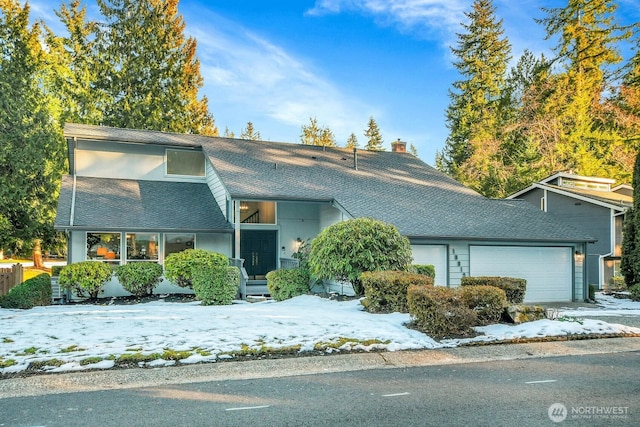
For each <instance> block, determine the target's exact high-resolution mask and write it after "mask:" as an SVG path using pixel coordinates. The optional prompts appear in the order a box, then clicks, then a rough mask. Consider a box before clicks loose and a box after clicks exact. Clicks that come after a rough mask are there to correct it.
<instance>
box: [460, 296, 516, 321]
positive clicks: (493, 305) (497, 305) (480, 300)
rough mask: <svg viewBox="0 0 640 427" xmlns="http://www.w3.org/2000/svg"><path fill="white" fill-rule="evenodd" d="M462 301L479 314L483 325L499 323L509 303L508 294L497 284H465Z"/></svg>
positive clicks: (479, 319)
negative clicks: (496, 285)
mask: <svg viewBox="0 0 640 427" xmlns="http://www.w3.org/2000/svg"><path fill="white" fill-rule="evenodd" d="M460 292H461V293H462V301H464V303H465V304H466V306H467V307H469V308H470V309H471V310H473V311H475V312H476V314H477V315H478V322H479V324H481V325H490V324H492V323H498V322H499V321H500V318H501V317H502V313H503V311H504V308H505V307H506V305H507V295H506V294H505V292H504V291H503V290H502V289H500V288H496V287H495V286H465V287H463V288H461V289H460Z"/></svg>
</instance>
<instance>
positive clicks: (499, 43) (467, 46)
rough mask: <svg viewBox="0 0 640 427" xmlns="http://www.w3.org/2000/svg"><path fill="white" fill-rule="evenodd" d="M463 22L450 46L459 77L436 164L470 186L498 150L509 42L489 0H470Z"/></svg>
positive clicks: (482, 176) (477, 183) (484, 172)
mask: <svg viewBox="0 0 640 427" xmlns="http://www.w3.org/2000/svg"><path fill="white" fill-rule="evenodd" d="M465 15H466V16H467V18H468V22H467V23H465V24H462V26H463V28H464V32H463V33H460V34H458V44H457V47H455V48H451V50H452V52H453V54H454V55H455V56H456V58H457V61H455V62H454V66H455V67H456V69H457V70H458V72H459V73H460V75H461V77H462V79H461V80H458V81H455V82H454V83H453V90H451V91H450V92H449V98H450V103H449V106H448V108H447V112H446V121H447V127H448V128H449V136H448V137H447V141H446V143H445V147H444V150H443V151H442V152H440V153H438V158H437V161H436V164H437V165H438V167H439V168H440V169H441V170H443V171H444V172H446V173H448V174H449V175H451V176H452V177H454V178H456V179H458V180H459V181H461V182H463V183H465V184H467V185H469V186H471V187H472V188H475V189H481V188H482V187H487V185H485V184H483V182H482V181H483V179H485V178H486V177H487V176H488V175H489V174H490V173H491V171H490V170H488V162H487V159H488V158H490V157H491V156H494V155H496V154H497V152H498V151H499V147H500V135H499V133H498V130H499V129H500V127H501V126H500V125H501V117H502V114H503V113H502V111H501V106H502V104H501V95H502V92H503V89H504V82H505V77H506V68H507V64H508V62H509V60H510V53H511V46H510V44H509V41H508V40H507V39H506V37H504V30H503V28H502V20H498V19H497V18H496V15H495V8H494V7H493V4H492V2H491V0H475V1H474V2H473V5H472V10H471V12H467V13H465Z"/></svg>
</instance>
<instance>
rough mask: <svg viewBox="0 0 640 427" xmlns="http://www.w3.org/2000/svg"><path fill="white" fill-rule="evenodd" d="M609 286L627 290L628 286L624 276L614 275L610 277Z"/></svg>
mask: <svg viewBox="0 0 640 427" xmlns="http://www.w3.org/2000/svg"><path fill="white" fill-rule="evenodd" d="M609 286H610V287H611V289H613V290H617V291H621V290H625V289H626V288H627V285H626V284H625V282H624V277H623V276H612V277H611V278H610V279H609Z"/></svg>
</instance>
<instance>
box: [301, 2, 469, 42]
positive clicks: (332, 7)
mask: <svg viewBox="0 0 640 427" xmlns="http://www.w3.org/2000/svg"><path fill="white" fill-rule="evenodd" d="M469 6H470V5H469V2H468V1H462V0H316V3H315V6H314V7H313V8H312V9H310V10H308V11H307V14H308V15H312V16H321V15H326V14H337V13H342V12H349V11H355V12H360V13H364V14H367V15H371V16H373V17H374V18H375V19H376V21H377V22H378V23H379V24H382V25H393V26H397V27H398V28H399V29H400V30H402V31H406V32H413V33H416V34H418V35H420V36H422V37H426V38H434V37H441V36H442V35H443V34H444V35H453V34H455V32H456V31H459V29H460V23H461V22H463V21H465V20H466V17H465V16H464V12H465V11H466V10H467V9H468V8H469Z"/></svg>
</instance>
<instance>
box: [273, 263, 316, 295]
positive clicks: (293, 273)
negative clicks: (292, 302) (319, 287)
mask: <svg viewBox="0 0 640 427" xmlns="http://www.w3.org/2000/svg"><path fill="white" fill-rule="evenodd" d="M267 288H268V289H269V293H270V294H271V297H272V298H273V299H274V300H276V301H284V300H286V299H289V298H293V297H297V296H298V295H304V294H306V293H307V292H309V273H308V272H307V270H306V269H305V268H292V269H288V270H274V271H270V272H268V273H267Z"/></svg>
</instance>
